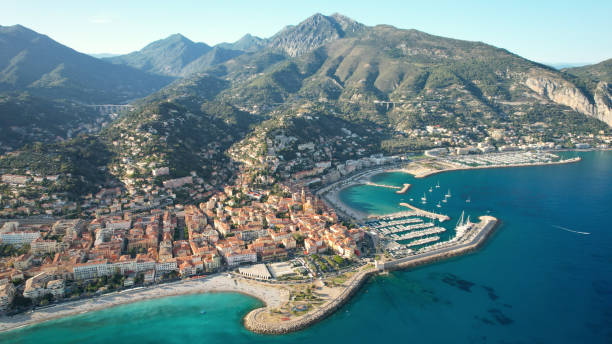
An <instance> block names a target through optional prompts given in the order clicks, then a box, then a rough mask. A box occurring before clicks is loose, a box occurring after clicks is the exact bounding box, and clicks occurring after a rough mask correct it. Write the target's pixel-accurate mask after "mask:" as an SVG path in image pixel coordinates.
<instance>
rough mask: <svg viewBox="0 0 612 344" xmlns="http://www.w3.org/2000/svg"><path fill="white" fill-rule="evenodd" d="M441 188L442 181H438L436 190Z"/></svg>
mask: <svg viewBox="0 0 612 344" xmlns="http://www.w3.org/2000/svg"><path fill="white" fill-rule="evenodd" d="M439 188H440V181H438V183H437V184H436V189H439Z"/></svg>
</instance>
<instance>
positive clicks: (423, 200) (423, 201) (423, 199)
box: [421, 193, 427, 204]
mask: <svg viewBox="0 0 612 344" xmlns="http://www.w3.org/2000/svg"><path fill="white" fill-rule="evenodd" d="M421 203H423V204H425V203H427V197H425V193H423V197H421Z"/></svg>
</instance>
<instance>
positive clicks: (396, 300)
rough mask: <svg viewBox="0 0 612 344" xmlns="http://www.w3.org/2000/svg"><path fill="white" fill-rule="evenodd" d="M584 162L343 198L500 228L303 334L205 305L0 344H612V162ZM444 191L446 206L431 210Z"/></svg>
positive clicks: (63, 323)
mask: <svg viewBox="0 0 612 344" xmlns="http://www.w3.org/2000/svg"><path fill="white" fill-rule="evenodd" d="M575 154H577V153H566V155H569V156H571V155H575ZM580 155H581V156H582V157H583V161H582V162H580V163H577V164H569V165H558V166H543V167H528V168H512V169H495V170H474V171H458V172H451V173H444V174H440V175H435V176H431V177H429V178H426V179H422V180H415V179H414V178H412V177H410V176H408V175H405V174H402V173H388V174H382V175H378V176H376V177H375V178H374V180H375V181H377V182H379V183H388V184H395V185H401V184H402V183H406V182H407V183H411V184H413V188H412V189H411V190H410V191H409V192H408V193H407V194H405V195H397V194H395V193H394V192H393V190H390V189H385V188H377V187H371V186H357V187H352V188H349V189H346V190H344V191H343V192H342V194H341V198H342V199H343V200H344V201H345V202H346V203H347V204H349V205H351V206H353V207H355V208H356V209H358V210H362V211H367V212H370V213H385V212H392V211H397V210H402V209H401V207H399V206H398V205H397V203H399V202H401V201H409V198H414V199H415V202H414V203H415V204H417V205H418V206H421V204H420V203H418V199H420V197H421V196H422V194H423V192H427V193H428V198H429V199H430V200H431V201H430V202H429V203H428V204H427V205H426V206H423V207H425V208H428V209H430V210H437V211H442V212H443V213H446V214H448V215H450V216H451V217H452V218H453V220H456V219H457V216H458V215H459V214H460V213H461V211H462V210H465V211H466V214H470V215H471V216H472V218H473V219H475V218H476V217H477V216H479V215H483V214H490V215H493V216H496V217H498V218H499V219H501V221H502V224H501V225H500V226H499V227H498V229H497V232H496V233H495V235H494V236H493V237H492V238H491V239H490V241H489V242H488V243H487V244H486V246H485V247H484V248H483V249H482V250H480V251H478V252H477V253H474V254H471V255H468V256H464V257H460V258H456V259H453V260H450V261H446V262H443V263H438V264H435V265H430V266H426V267H422V268H419V269H416V270H410V271H401V272H394V273H392V274H390V275H388V276H379V277H376V278H374V279H372V280H371V281H370V282H369V283H368V284H367V285H366V286H365V287H364V288H363V289H362V291H361V292H360V293H359V294H358V295H357V296H356V297H355V298H354V299H353V300H352V301H351V302H350V303H349V304H348V305H347V306H345V307H344V308H342V309H341V310H340V311H339V312H338V313H336V314H334V315H333V316H332V317H330V318H328V319H326V320H324V321H323V322H321V323H319V324H317V325H315V326H313V327H311V328H309V329H307V330H304V331H302V332H299V333H294V334H290V335H286V336H261V335H256V334H252V333H250V332H248V331H246V330H245V329H244V328H243V327H242V324H241V317H242V316H243V315H244V314H246V313H247V312H248V311H249V310H250V309H252V308H253V307H257V306H259V302H258V301H256V300H254V299H252V298H249V297H246V296H243V295H236V294H206V295H190V296H180V297H172V298H166V299H161V300H152V301H145V302H140V303H136V304H132V305H126V306H120V307H115V308H112V309H106V310H103V311H99V312H95V313H90V314H83V315H79V316H75V317H70V318H65V319H60V320H55V321H51V322H47V323H43V324H39V325H35V326H31V327H27V328H24V329H20V330H16V331H12V332H8V333H4V334H1V335H0V343H83V342H87V343H109V342H110V343H117V344H118V343H161V342H164V343H185V342H190V343H251V342H256V343H309V344H311V343H334V344H338V343H363V342H366V341H370V342H374V343H377V342H379V343H391V342H396V343H407V342H415V343H612V225H611V219H610V217H611V216H612V152H587V153H580ZM437 182H439V183H440V185H441V187H440V188H439V189H434V192H432V193H431V194H430V193H429V192H428V189H429V187H430V186H434V185H435V184H436V183H437ZM448 189H450V190H451V193H452V194H453V197H452V198H451V200H450V201H449V202H448V203H447V204H444V207H443V208H442V209H437V208H435V204H436V203H437V200H438V199H441V197H442V195H443V194H444V193H445V192H447V191H448ZM468 197H469V198H470V199H471V203H466V202H465V199H466V198H468ZM453 220H451V222H453ZM576 232H584V233H589V234H580V233H576ZM201 308H206V309H207V312H208V313H207V314H206V316H204V317H203V316H202V315H200V314H199V310H200V309H201Z"/></svg>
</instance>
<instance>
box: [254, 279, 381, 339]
mask: <svg viewBox="0 0 612 344" xmlns="http://www.w3.org/2000/svg"><path fill="white" fill-rule="evenodd" d="M377 272H378V270H376V269H374V268H372V269H369V270H366V271H360V272H358V273H357V274H355V275H354V276H352V277H351V279H350V280H349V281H350V282H349V285H348V286H347V287H346V289H345V290H344V291H343V292H342V293H341V294H340V295H338V296H337V297H336V298H334V299H333V300H330V301H328V302H327V303H326V304H324V305H323V306H322V307H320V308H318V309H317V310H315V311H314V312H312V313H307V314H305V315H304V316H302V317H299V318H297V319H295V320H289V321H284V322H264V321H260V320H259V319H258V317H259V315H260V314H262V312H267V311H269V310H268V308H258V309H255V310H253V311H251V312H249V313H248V314H247V315H246V316H245V317H244V326H245V327H246V328H247V329H248V330H250V331H253V332H255V333H261V334H285V333H290V332H295V331H299V330H302V329H304V328H306V327H308V326H311V325H313V324H315V323H317V322H319V321H321V320H323V319H325V318H326V317H328V316H330V315H331V314H333V313H334V312H335V311H336V310H338V308H340V307H342V306H343V305H344V304H345V303H346V302H347V301H348V300H350V299H351V297H352V296H353V295H354V294H355V293H356V292H357V291H358V290H359V289H360V288H361V287H362V286H363V285H364V284H365V282H367V281H368V279H369V278H370V277H371V276H372V275H374V274H376V273H377Z"/></svg>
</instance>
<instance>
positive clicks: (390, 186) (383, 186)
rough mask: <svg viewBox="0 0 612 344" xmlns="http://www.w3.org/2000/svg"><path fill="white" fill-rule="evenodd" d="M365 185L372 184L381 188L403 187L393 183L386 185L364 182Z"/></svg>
mask: <svg viewBox="0 0 612 344" xmlns="http://www.w3.org/2000/svg"><path fill="white" fill-rule="evenodd" d="M364 184H365V185H370V186H378V187H380V188H387V189H398V190H399V189H401V188H400V187H399V186H393V185H384V184H376V183H372V182H364Z"/></svg>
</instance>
